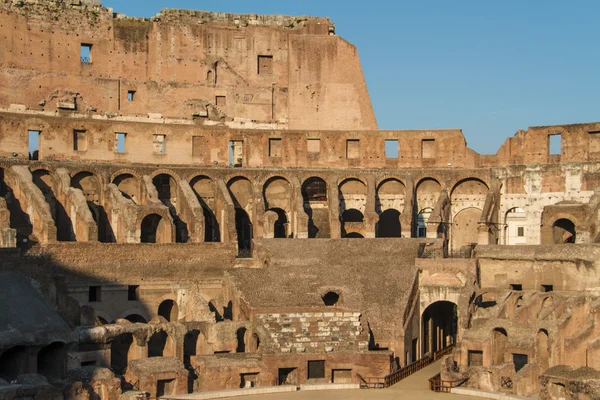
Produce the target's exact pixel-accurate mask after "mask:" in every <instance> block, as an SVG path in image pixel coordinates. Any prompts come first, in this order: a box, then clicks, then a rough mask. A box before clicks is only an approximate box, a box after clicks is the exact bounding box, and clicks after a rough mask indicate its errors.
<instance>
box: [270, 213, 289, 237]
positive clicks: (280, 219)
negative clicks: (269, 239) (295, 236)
mask: <svg viewBox="0 0 600 400" xmlns="http://www.w3.org/2000/svg"><path fill="white" fill-rule="evenodd" d="M269 211H273V212H275V213H276V214H277V219H276V220H275V223H274V224H273V237H274V238H276V239H284V238H286V237H287V232H286V225H287V223H288V219H287V215H286V213H285V211H283V210H282V209H281V208H272V209H270V210H269Z"/></svg>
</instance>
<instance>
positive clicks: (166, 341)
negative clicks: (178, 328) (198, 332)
mask: <svg viewBox="0 0 600 400" xmlns="http://www.w3.org/2000/svg"><path fill="white" fill-rule="evenodd" d="M174 356H175V342H174V341H173V339H172V338H171V337H170V336H169V335H168V334H167V332H165V331H158V332H154V334H152V336H151V337H150V340H148V357H174Z"/></svg>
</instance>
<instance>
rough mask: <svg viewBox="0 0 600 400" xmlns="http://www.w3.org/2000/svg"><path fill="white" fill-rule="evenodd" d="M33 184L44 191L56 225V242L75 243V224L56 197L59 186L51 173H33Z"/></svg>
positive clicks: (42, 171) (44, 171) (41, 171)
mask: <svg viewBox="0 0 600 400" xmlns="http://www.w3.org/2000/svg"><path fill="white" fill-rule="evenodd" d="M32 175H33V183H34V184H35V185H36V186H37V187H38V188H39V189H40V190H41V191H42V194H43V195H44V198H45V199H46V202H47V203H48V205H49V206H50V213H51V214H52V218H53V219H54V223H55V225H56V240H58V241H60V242H74V241H75V240H76V238H75V230H74V228H73V222H72V221H71V218H70V217H69V214H68V213H67V210H65V208H64V206H63V205H62V203H61V202H60V201H59V200H58V198H57V197H56V194H57V193H56V192H57V191H58V185H57V183H56V181H55V179H54V177H53V176H52V175H50V172H48V171H46V170H44V169H38V170H37V171H34V172H33V174H32Z"/></svg>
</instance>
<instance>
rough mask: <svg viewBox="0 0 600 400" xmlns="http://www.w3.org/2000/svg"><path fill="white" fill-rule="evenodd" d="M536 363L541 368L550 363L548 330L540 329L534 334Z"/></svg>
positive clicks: (546, 366)
mask: <svg viewBox="0 0 600 400" xmlns="http://www.w3.org/2000/svg"><path fill="white" fill-rule="evenodd" d="M536 350H537V364H538V365H540V366H541V367H542V369H546V368H548V366H549V365H550V362H549V361H550V341H549V340H548V331H547V330H545V329H540V330H539V331H538V333H537V335H536Z"/></svg>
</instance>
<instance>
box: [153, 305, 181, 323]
mask: <svg viewBox="0 0 600 400" xmlns="http://www.w3.org/2000/svg"><path fill="white" fill-rule="evenodd" d="M158 315H160V316H161V317H163V318H164V319H166V320H167V321H169V322H175V321H177V319H178V317H179V307H177V303H176V302H174V301H173V300H165V301H163V302H162V303H160V305H159V306H158Z"/></svg>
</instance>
